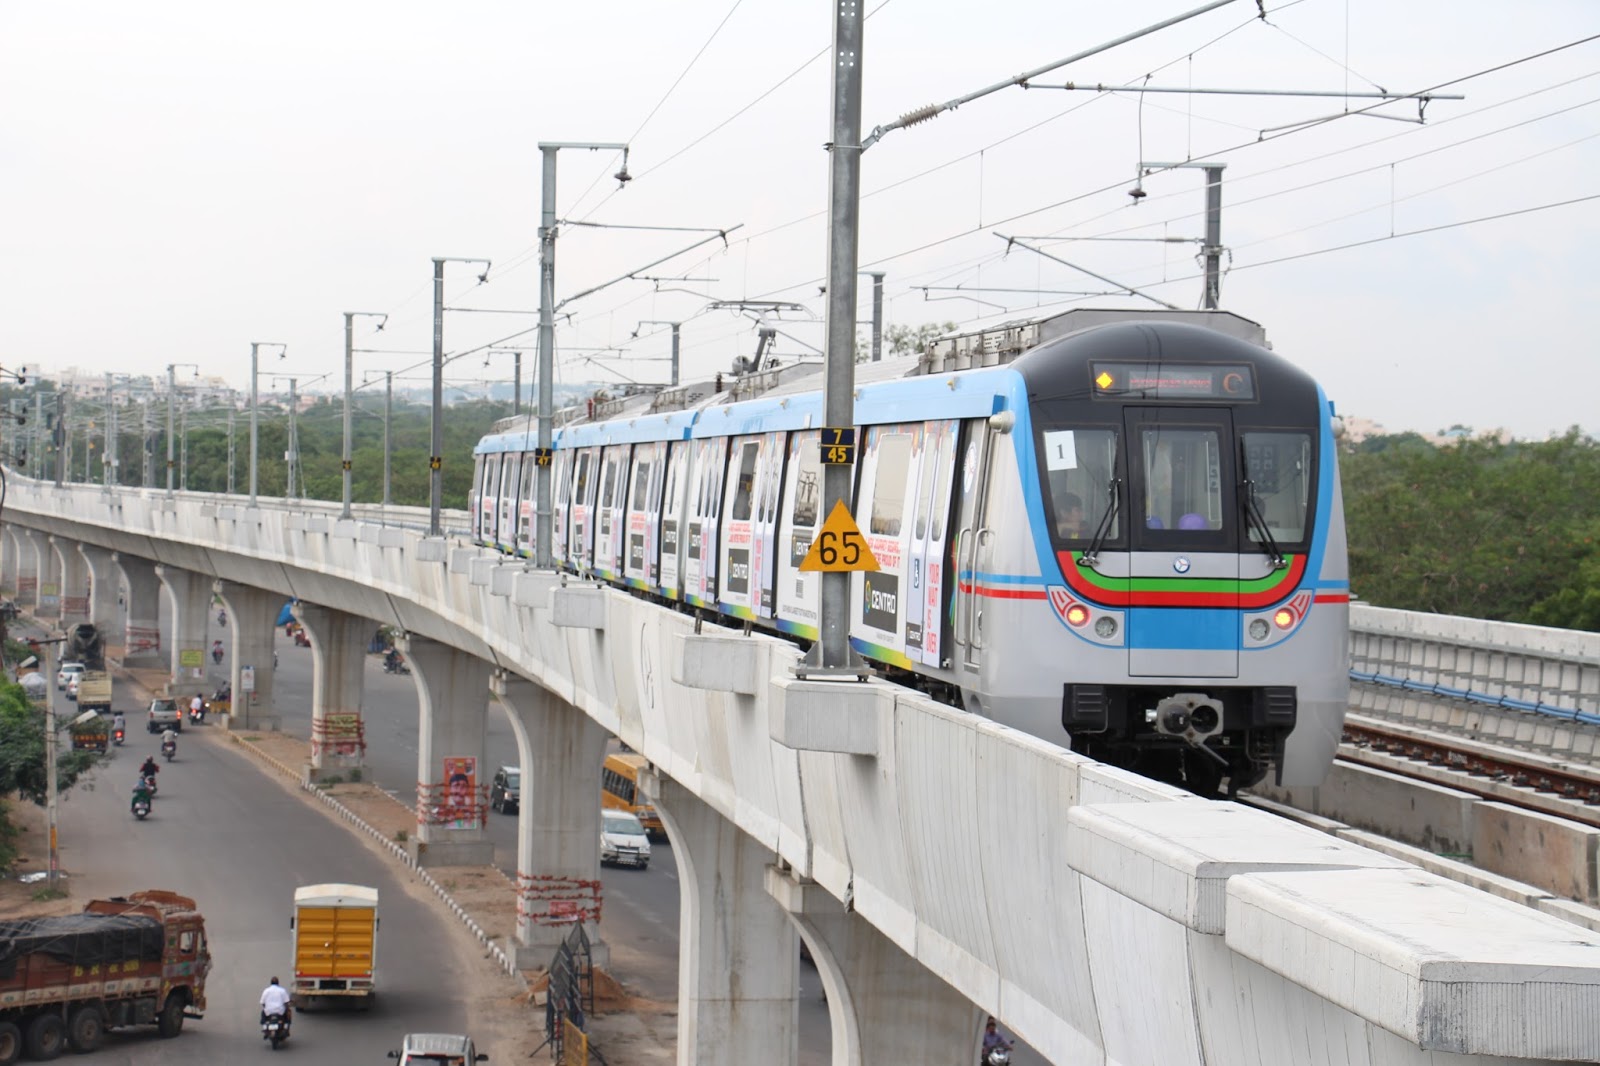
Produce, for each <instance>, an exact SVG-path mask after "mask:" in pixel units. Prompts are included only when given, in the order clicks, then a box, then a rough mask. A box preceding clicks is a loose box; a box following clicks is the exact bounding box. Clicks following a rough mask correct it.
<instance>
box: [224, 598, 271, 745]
mask: <svg viewBox="0 0 1600 1066" xmlns="http://www.w3.org/2000/svg"><path fill="white" fill-rule="evenodd" d="M211 587H212V590H213V591H215V592H216V594H217V595H218V596H220V597H222V606H223V607H224V608H225V609H226V610H227V612H228V630H227V634H228V635H227V636H226V637H225V638H224V639H225V640H227V641H228V642H229V648H228V657H227V659H226V660H224V664H225V665H226V667H227V669H228V687H229V688H230V689H232V691H233V706H232V708H231V709H230V711H229V713H228V727H229V728H230V729H257V730H266V731H271V732H276V731H277V730H278V729H280V728H282V725H283V722H282V719H281V718H280V717H279V715H278V711H277V706H276V705H275V704H274V703H273V699H272V682H273V679H274V678H276V677H277V658H276V653H275V652H274V651H273V644H274V642H275V641H276V639H277V636H278V626H277V621H278V612H279V611H281V610H283V601H284V599H285V597H284V595H283V594H282V593H281V592H268V591H267V590H266V589H258V588H256V587H255V586H253V585H239V584H235V583H234V582H232V581H215V582H212V586H211Z"/></svg>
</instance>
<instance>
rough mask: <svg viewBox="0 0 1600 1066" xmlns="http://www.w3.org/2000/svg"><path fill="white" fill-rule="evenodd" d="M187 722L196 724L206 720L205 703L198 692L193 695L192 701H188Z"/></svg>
mask: <svg viewBox="0 0 1600 1066" xmlns="http://www.w3.org/2000/svg"><path fill="white" fill-rule="evenodd" d="M189 720H190V721H191V722H196V723H199V722H204V721H205V720H206V701H205V699H204V698H202V697H201V695H200V693H198V692H196V693H195V694H194V699H192V700H190V701H189Z"/></svg>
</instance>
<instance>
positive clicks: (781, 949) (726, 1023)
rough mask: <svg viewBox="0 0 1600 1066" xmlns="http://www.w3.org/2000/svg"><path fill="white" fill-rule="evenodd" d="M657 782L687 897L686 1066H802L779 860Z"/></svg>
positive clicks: (682, 1033)
mask: <svg viewBox="0 0 1600 1066" xmlns="http://www.w3.org/2000/svg"><path fill="white" fill-rule="evenodd" d="M642 783H643V782H642ZM650 783H651V784H653V788H654V791H655V792H657V793H659V794H656V795H651V796H650V798H651V801H652V802H653V803H655V806H656V813H657V814H659V815H661V820H662V821H663V822H664V823H665V824H666V827H667V833H668V836H669V837H670V838H671V840H672V853H673V856H674V857H675V858H676V859H677V860H678V882H679V884H680V885H681V886H682V893H683V895H682V903H681V904H680V910H681V917H680V919H679V929H680V933H679V939H678V1062H679V1063H680V1064H682V1066H691V1064H697V1066H743V1064H745V1063H749V1062H761V1063H773V1064H775V1066H785V1064H787V1066H793V1064H794V1063H795V1061H796V1059H797V1056H798V1045H797V1042H796V1032H797V1029H798V1016H799V1005H798V1003H797V1001H796V998H795V997H796V994H797V992H798V990H799V985H800V974H799V966H800V948H799V940H798V938H797V936H796V934H795V928H794V925H793V923H791V922H790V920H789V916H788V915H787V914H786V913H785V912H784V911H783V909H782V908H781V907H779V906H778V903H777V901H776V900H774V899H773V898H772V897H771V896H770V895H769V894H768V893H767V889H766V868H767V866H768V865H769V864H771V863H772V862H773V861H774V859H775V856H774V855H773V853H772V852H770V851H768V850H767V849H766V848H764V847H762V846H761V845H760V844H758V843H757V842H756V841H754V840H752V839H751V838H750V837H749V836H747V835H745V833H744V832H742V831H741V830H740V829H739V827H738V826H736V825H734V824H733V823H732V822H730V821H728V820H727V819H726V818H723V817H722V815H720V814H718V813H717V812H716V811H715V810H713V809H712V808H711V807H710V805H708V804H707V803H705V801H703V800H701V799H700V798H699V797H698V796H696V795H695V794H694V793H692V792H690V791H689V790H688V789H686V788H684V787H683V786H682V785H680V784H678V783H677V782H676V781H674V780H672V779H671V778H669V777H652V779H651V782H650ZM892 1061H894V1062H915V1061H917V1060H915V1059H912V1058H908V1057H906V1056H904V1055H897V1056H895V1058H894V1059H893V1060H892Z"/></svg>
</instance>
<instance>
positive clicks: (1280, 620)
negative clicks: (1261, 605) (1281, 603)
mask: <svg viewBox="0 0 1600 1066" xmlns="http://www.w3.org/2000/svg"><path fill="white" fill-rule="evenodd" d="M1272 624H1273V625H1275V626H1277V627H1278V628H1279V629H1288V628H1289V627H1290V626H1292V625H1294V612H1293V611H1291V610H1289V608H1287V607H1279V608H1278V609H1277V610H1276V611H1273V612H1272Z"/></svg>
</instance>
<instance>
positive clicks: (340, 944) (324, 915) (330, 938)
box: [289, 884, 378, 1007]
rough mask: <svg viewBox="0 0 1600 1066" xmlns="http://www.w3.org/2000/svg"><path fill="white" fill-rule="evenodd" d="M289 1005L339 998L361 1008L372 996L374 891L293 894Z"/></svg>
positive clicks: (339, 888)
mask: <svg viewBox="0 0 1600 1066" xmlns="http://www.w3.org/2000/svg"><path fill="white" fill-rule="evenodd" d="M289 928H291V929H293V930H294V965H293V967H292V969H293V971H294V980H293V981H292V982H291V983H290V985H289V994H290V995H291V996H293V997H294V1001H295V1004H296V1005H298V1006H302V1007H303V1006H305V1005H306V1004H307V1003H308V1002H309V1001H312V1000H325V999H344V1000H348V1001H350V1002H352V1003H354V1004H356V1005H358V1006H361V1007H367V1006H370V1005H371V1003H372V997H373V996H374V995H375V994H376V993H377V941H378V890H377V889H375V888H367V887H365V886H363V885H343V884H326V885H305V886H304V887H302V888H297V889H295V890H294V917H293V918H291V919H289Z"/></svg>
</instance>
